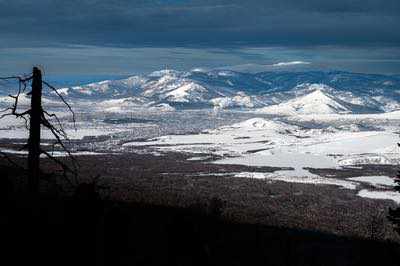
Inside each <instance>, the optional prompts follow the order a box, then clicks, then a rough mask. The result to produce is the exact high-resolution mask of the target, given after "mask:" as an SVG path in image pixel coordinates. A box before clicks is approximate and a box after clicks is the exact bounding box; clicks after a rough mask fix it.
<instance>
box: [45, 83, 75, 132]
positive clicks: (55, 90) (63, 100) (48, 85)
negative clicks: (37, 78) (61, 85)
mask: <svg viewBox="0 0 400 266" xmlns="http://www.w3.org/2000/svg"><path fill="white" fill-rule="evenodd" d="M43 84H45V85H46V86H47V87H49V88H50V89H51V90H53V91H54V92H55V93H56V94H57V96H58V97H59V98H60V99H61V101H62V102H63V103H64V104H65V105H66V106H67V107H68V109H69V111H70V112H71V114H72V120H73V122H74V128H75V130H76V122H75V121H76V120H75V113H74V111H73V110H72V108H71V106H70V105H69V103H68V102H67V101H66V100H65V99H64V97H63V96H62V95H61V94H60V93H59V92H58V90H57V89H56V88H55V87H53V86H52V85H50V84H49V83H47V82H46V81H43Z"/></svg>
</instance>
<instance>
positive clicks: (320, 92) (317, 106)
mask: <svg viewBox="0 0 400 266" xmlns="http://www.w3.org/2000/svg"><path fill="white" fill-rule="evenodd" d="M309 89H310V92H309V93H308V94H305V95H302V96H300V97H296V98H294V99H290V100H288V101H286V102H282V103H280V104H276V105H271V106H267V107H264V108H262V109H260V110H258V112H260V113H267V114H281V115H293V114H344V113H353V112H357V111H359V110H360V109H363V106H357V105H355V104H352V103H349V102H345V101H343V100H341V99H339V98H337V97H335V96H333V95H330V94H329V93H328V92H327V90H331V88H329V87H327V86H325V85H320V84H311V85H310V86H309Z"/></svg>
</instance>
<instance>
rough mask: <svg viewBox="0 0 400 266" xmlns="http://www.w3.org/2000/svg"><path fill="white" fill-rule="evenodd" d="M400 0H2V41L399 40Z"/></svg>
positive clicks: (261, 42)
mask: <svg viewBox="0 0 400 266" xmlns="http://www.w3.org/2000/svg"><path fill="white" fill-rule="evenodd" d="M399 24H400V1H398V0H385V1H380V0H362V1H361V0H353V1H351V0H336V1H331V0H330V1H321V0H308V1H307V0H280V1H268V0H247V1H244V0H241V1H239V0H230V1H225V0H212V1H211V0H203V1H200V0H192V1H190V0H187V1H185V0H158V1H156V0H146V1H145V0H134V1H128V0H120V1H117V0H108V1H98V0H79V1H78V0H69V1H65V0H36V1H32V0H0V34H1V36H2V38H1V39H0V46H3V47H9V46H11V45H14V46H15V45H18V46H26V45H28V46H34V45H36V46H42V45H43V44H46V45H49V44H51V45H60V44H65V43H67V44H94V45H100V46H107V45H113V46H143V45H148V46H178V45H199V46H201V45H204V46H214V45H217V46H235V45H242V46H243V45H269V44H274V45H285V46H299V45H316V44H331V45H373V44H389V45H398V44H399V43H400V33H399V31H398V30H397V28H398V25H399Z"/></svg>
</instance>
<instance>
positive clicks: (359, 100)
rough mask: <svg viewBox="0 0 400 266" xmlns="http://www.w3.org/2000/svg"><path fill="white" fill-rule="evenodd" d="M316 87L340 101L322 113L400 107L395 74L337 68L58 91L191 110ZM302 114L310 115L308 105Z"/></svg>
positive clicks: (285, 96)
mask: <svg viewBox="0 0 400 266" xmlns="http://www.w3.org/2000/svg"><path fill="white" fill-rule="evenodd" d="M316 84H319V85H316ZM3 85H4V84H0V96H6V95H8V94H9V93H10V92H11V91H13V90H12V88H10V87H6V86H5V85H4V86H3ZM314 86H319V87H320V88H321V90H322V91H323V92H324V93H325V94H327V95H328V97H331V98H332V97H333V98H334V101H335V102H336V103H335V104H334V103H332V104H333V105H332V104H329V101H328V99H325V100H324V101H325V103H326V105H325V107H324V108H322V110H321V111H322V112H324V113H330V112H346V111H348V110H347V109H349V110H350V111H351V112H355V113H374V112H388V111H394V110H397V109H399V108H400V104H399V102H400V79H399V78H398V77H397V76H385V75H370V74H357V73H349V72H339V71H331V72H322V71H307V72H284V71H275V72H263V73H241V72H236V71H231V70H210V71H208V70H200V69H194V70H192V71H175V70H161V71H156V72H153V73H150V74H148V75H136V76H131V77H127V78H125V79H120V80H104V81H101V82H94V83H89V84H87V85H83V86H71V87H65V88H60V89H59V92H60V93H61V94H63V95H64V96H66V97H67V98H69V99H70V100H71V101H73V100H75V99H85V100H90V101H96V102H99V101H100V102H101V101H105V100H111V99H123V98H135V99H136V101H137V102H142V103H143V106H149V105H150V104H156V105H157V104H162V103H165V104H169V105H172V106H176V107H181V106H182V107H188V108H197V107H202V108H204V107H214V106H215V107H216V108H259V107H264V106H270V105H277V104H281V103H285V102H288V101H289V100H293V99H295V98H299V97H301V96H304V95H306V94H309V93H310V91H314V90H315V88H313V87H314ZM14 89H15V88H14ZM43 93H44V95H45V96H47V97H54V96H55V95H54V93H51V92H47V91H44V92H43ZM305 100H307V99H305ZM337 104H339V105H341V107H339V106H337ZM350 105H351V106H350ZM306 107H307V106H306ZM306 107H304V108H306ZM342 107H344V108H342ZM274 108H275V107H274ZM304 108H303V109H304ZM304 112H305V113H308V111H307V110H306V109H304Z"/></svg>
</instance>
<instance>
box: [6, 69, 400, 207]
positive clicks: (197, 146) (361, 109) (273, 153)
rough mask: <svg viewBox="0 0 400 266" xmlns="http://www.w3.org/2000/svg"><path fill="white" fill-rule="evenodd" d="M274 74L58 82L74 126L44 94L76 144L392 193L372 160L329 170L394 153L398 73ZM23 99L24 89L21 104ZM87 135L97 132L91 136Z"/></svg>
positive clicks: (9, 130) (12, 129)
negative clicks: (180, 156)
mask: <svg viewBox="0 0 400 266" xmlns="http://www.w3.org/2000/svg"><path fill="white" fill-rule="evenodd" d="M276 75H277V76H279V75H281V76H279V77H274V76H271V74H267V73H264V74H262V73H261V74H257V75H250V74H243V73H237V72H232V71H214V72H199V71H192V72H178V71H172V70H165V71H158V72H154V73H151V74H149V75H147V76H133V77H129V78H127V79H123V80H109V81H103V82H98V83H91V84H88V85H82V86H75V87H70V88H61V89H59V93H60V94H62V95H64V96H65V97H66V98H67V99H68V100H69V102H70V103H71V105H72V107H73V109H74V110H75V112H76V117H77V124H76V129H75V128H74V126H73V123H72V119H71V116H70V115H69V114H68V112H67V110H64V109H63V108H62V105H60V104H59V103H57V102H56V100H55V99H54V98H53V96H52V95H51V94H45V100H44V103H43V104H44V106H45V107H47V108H49V109H50V110H52V111H54V112H56V114H57V115H58V116H59V117H60V118H61V121H62V123H63V125H64V127H65V129H66V132H67V133H68V135H69V136H70V138H71V139H74V140H76V141H79V140H84V141H82V144H81V146H82V147H80V148H78V149H77V150H79V151H80V152H82V150H83V151H86V152H91V153H93V154H96V152H103V153H104V152H118V153H125V152H134V153H151V154H155V155H165V154H168V153H171V152H178V153H183V154H186V155H188V160H190V161H197V162H198V163H212V164H219V165H246V166H252V167H264V166H265V167H277V168H280V169H281V170H277V171H274V172H268V173H266V172H261V171H254V172H226V173H223V174H224V175H226V176H232V177H242V178H243V177H244V178H260V179H265V180H269V181H271V182H277V181H283V182H291V183H302V184H312V185H316V184H319V185H334V186H337V187H338V188H341V189H351V190H356V191H358V192H357V193H358V195H359V196H362V197H370V198H386V199H392V200H394V201H396V202H400V197H399V195H398V194H396V193H394V192H393V191H392V187H393V185H394V184H393V183H391V182H389V181H388V180H389V179H388V178H389V176H388V175H387V174H386V173H382V172H381V171H380V170H379V168H377V170H376V171H375V172H374V171H370V172H369V173H368V174H367V175H362V174H361V175H351V176H343V175H342V176H341V175H340V174H336V173H342V172H343V171H348V170H349V169H350V170H351V169H362V168H363V167H364V166H367V165H368V166H371V165H372V166H373V165H377V166H378V165H388V166H393V168H394V167H395V165H397V164H398V163H399V161H400V150H399V148H398V146H397V142H398V140H399V139H398V138H399V136H398V126H399V124H400V111H398V109H399V108H400V98H399V97H400V93H399V91H400V81H398V80H395V78H394V77H390V76H379V77H375V79H374V80H373V81H371V77H369V76H368V77H364V76H360V75H357V74H350V73H342V72H338V73H337V72H334V73H326V74H324V75H323V74H321V73H320V75H322V76H318V77H317V78H315V75H316V74H315V73H310V74H309V78H308V79H307V78H304V74H303V75H300V76H293V77H289V78H288V77H287V75H288V74H287V73H286V74H285V75H284V76H285V77H286V79H285V80H282V75H283V74H279V73H278V74H276ZM349 77H350V78H349ZM299 79H300V80H299ZM301 79H303V80H301ZM349 79H351V80H353V83H351V82H348V80H349ZM387 80H389V81H391V82H387ZM278 81H280V83H279V82H278ZM317 81H318V82H317ZM322 82H323V83H322ZM346 82H347V83H346ZM396 82H397V83H396ZM324 83H327V84H329V85H327V84H324ZM343 84H344V85H343ZM352 84H353V85H352ZM360 84H361V85H360ZM385 84H386V85H385ZM388 84H389V85H390V88H386V87H385V86H388ZM334 85H337V87H335V88H334V87H333V86H334ZM263 86H264V89H261V88H262V87H263ZM285 86H286V87H285ZM362 86H366V87H365V88H366V89H365V90H362ZM368 86H369V87H368ZM396 86H398V87H396ZM348 87H350V89H346V88H348ZM373 87H374V88H375V89H372V88H373ZM398 89H399V90H398ZM397 95H399V96H397ZM9 104H10V99H9V98H8V97H7V96H1V97H0V105H1V107H7V106H8V105H9ZM28 104H29V97H27V96H24V98H22V100H21V106H22V107H23V106H24V105H25V106H27V105H28ZM102 136H106V138H104V139H101V137H102ZM26 137H27V131H26V130H25V125H24V121H19V120H14V119H12V118H11V117H4V118H3V119H2V120H1V124H0V139H12V140H13V141H14V142H15V141H16V139H24V138H26ZM42 137H43V138H44V139H51V134H50V132H47V131H46V130H43V133H42ZM92 138H95V139H96V138H100V139H101V141H99V140H96V141H95V142H93V143H90V140H91V139H92ZM45 142H46V143H47V142H48V143H50V142H51V140H46V141H45ZM2 150H3V151H5V152H12V150H10V149H9V148H2ZM77 155H79V152H78V151H77ZM324 173H325V174H324ZM332 173H333V174H332ZM203 174H204V173H203ZM207 174H208V175H210V176H212V175H213V173H207ZM215 174H217V173H215ZM218 175H221V173H218ZM390 177H391V176H390Z"/></svg>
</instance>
